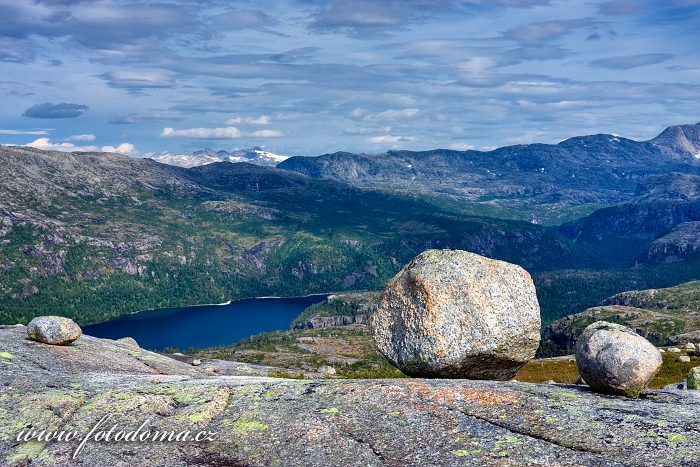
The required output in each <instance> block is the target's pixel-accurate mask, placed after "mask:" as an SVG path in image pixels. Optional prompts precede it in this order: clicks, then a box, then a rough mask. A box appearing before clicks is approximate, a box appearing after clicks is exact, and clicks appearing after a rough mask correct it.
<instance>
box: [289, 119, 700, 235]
mask: <svg viewBox="0 0 700 467" xmlns="http://www.w3.org/2000/svg"><path fill="white" fill-rule="evenodd" d="M699 148H700V125H682V126H678V127H671V128H669V129H667V130H666V131H664V132H663V133H662V134H661V135H659V136H658V137H657V138H655V139H653V140H651V141H641V142H639V141H633V140H630V139H626V138H622V137H619V136H615V135H605V134H601V135H593V136H583V137H576V138H571V139H567V140H566V141H562V142H561V143H559V144H556V145H546V144H529V145H518V146H508V147H503V148H499V149H495V150H493V151H489V152H480V151H451V150H444V149H437V150H433V151H423V152H413V151H389V152H387V153H384V154H376V155H369V154H352V153H347V152H338V153H334V154H325V155H322V156H319V157H292V158H289V159H288V160H286V161H284V162H282V163H281V164H279V166H278V167H279V168H283V169H286V170H292V171H295V172H299V173H303V174H305V175H309V176H312V177H318V178H327V179H332V180H340V181H345V182H350V183H352V184H354V185H357V186H363V187H373V188H381V189H387V190H399V191H409V192H415V191H419V192H422V193H429V194H441V195H444V194H450V195H453V196H456V197H458V198H459V199H467V200H470V201H472V202H476V203H478V204H479V205H480V206H481V207H482V208H483V209H484V211H485V212H488V211H489V210H492V209H493V208H494V207H499V208H503V209H508V210H510V211H511V215H519V216H521V218H527V219H529V220H533V221H549V222H552V221H555V220H557V219H564V218H566V215H567V213H568V214H573V213H577V212H579V213H580V212H581V211H580V207H584V206H588V207H589V209H590V208H591V207H596V206H598V207H599V206H600V205H610V204H616V203H621V202H625V201H628V200H630V199H631V198H632V196H633V195H634V192H635V189H636V186H637V183H638V182H639V181H641V180H642V179H643V178H644V177H646V176H648V175H651V174H664V173H668V172H672V171H676V172H686V173H699V172H698V170H699V169H700V149H699ZM576 207H579V208H576ZM513 210H515V211H516V212H513Z"/></svg>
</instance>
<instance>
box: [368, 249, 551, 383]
mask: <svg viewBox="0 0 700 467" xmlns="http://www.w3.org/2000/svg"><path fill="white" fill-rule="evenodd" d="M370 326H371V328H372V331H373V335H374V340H375V342H376V344H377V347H378V348H379V351H380V352H381V353H382V354H384V355H385V356H386V357H387V358H388V359H389V361H390V362H391V363H392V364H394V365H395V366H397V367H398V368H399V369H400V370H401V371H403V372H404V373H406V374H408V375H410V376H420V377H438V378H469V379H497V380H508V379H511V378H513V377H514V376H515V374H516V373H517V372H518V370H519V369H520V368H521V367H522V366H523V365H524V364H525V363H527V362H528V361H529V360H530V359H532V358H533V357H534V356H535V351H536V350H537V347H538V346H539V341H540V307H539V304H538V303H537V296H536V294H535V286H534V285H533V283H532V278H531V277H530V274H528V273H527V271H525V270H524V269H523V268H521V267H520V266H516V265H514V264H510V263H506V262H503V261H496V260H493V259H489V258H484V257H483V256H479V255H477V254H474V253H469V252H467V251H460V250H428V251H425V252H423V253H421V254H420V255H418V256H417V257H416V258H414V259H413V261H411V262H410V263H409V264H407V265H406V266H405V267H404V268H403V269H402V270H401V272H399V273H398V274H397V275H396V276H395V277H394V278H393V279H391V280H390V281H389V284H388V285H387V287H386V290H384V293H383V294H382V296H381V299H380V303H379V308H378V309H377V311H375V312H374V314H373V315H372V316H371V318H370Z"/></svg>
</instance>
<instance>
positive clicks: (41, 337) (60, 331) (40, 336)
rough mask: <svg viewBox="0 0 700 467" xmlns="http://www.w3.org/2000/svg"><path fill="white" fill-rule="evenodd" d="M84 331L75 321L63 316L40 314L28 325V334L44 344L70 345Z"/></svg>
mask: <svg viewBox="0 0 700 467" xmlns="http://www.w3.org/2000/svg"><path fill="white" fill-rule="evenodd" d="M82 333H83V331H82V330H81V329H80V326H78V325H77V324H75V321H73V320H72V319H69V318H64V317H62V316H39V317H36V318H34V319H33V320H31V321H30V322H29V325H28V326H27V336H28V337H29V338H30V339H32V340H34V341H38V342H43V343H44V344H52V345H68V344H70V343H71V342H73V341H74V340H76V339H77V338H78V337H80V335H81V334H82Z"/></svg>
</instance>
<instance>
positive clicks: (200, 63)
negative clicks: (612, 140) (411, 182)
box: [0, 0, 700, 156]
mask: <svg viewBox="0 0 700 467" xmlns="http://www.w3.org/2000/svg"><path fill="white" fill-rule="evenodd" d="M698 44H700V0H665V1H658V0H613V1H594V0H591V1H556V0H551V1H548V0H494V1H486V0H463V1H456V0H455V1H451V0H414V1H409V0H383V1H371V0H353V1H350V0H326V1H316V0H304V1H302V0H283V1H268V0H255V1H246V0H241V1H220V0H210V1H208V0H203V1H186V0H185V1H177V2H176V1H172V0H171V1H168V0H161V1H158V2H155V1H154V2H151V1H143V2H126V1H117V0H96V1H92V0H89V1H88V0H85V1H83V0H0V99H1V101H0V102H1V104H0V109H1V111H0V144H21V145H31V146H34V147H38V148H43V149H58V150H64V151H70V150H102V151H116V152H122V153H125V154H129V155H133V156H148V155H149V154H151V153H153V152H161V151H167V152H178V153H182V152H185V153H188V152H192V151H194V150H198V149H202V148H214V149H226V150H231V149H234V148H248V147H252V146H262V147H265V148H266V149H268V150H270V151H274V152H277V153H280V154H288V155H319V154H323V153H328V152H335V151H352V152H369V153H379V152H384V151H386V150H389V149H411V150H421V149H435V148H451V149H481V150H487V149H492V148H495V147H499V146H505V145H511V144H525V143H533V142H542V143H556V142H559V141H561V140H563V139H566V138H568V137H572V136H576V135H585V134H595V133H613V134H619V135H623V136H626V137H629V138H633V139H649V138H652V137H654V136H655V135H656V134H658V133H660V132H661V131H662V130H663V129H664V128H665V127H667V126H670V125H675V124H683V123H696V122H698V121H700V105H699V104H698V103H700V47H698Z"/></svg>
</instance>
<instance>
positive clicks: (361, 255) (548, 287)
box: [0, 147, 700, 324]
mask: <svg viewBox="0 0 700 467" xmlns="http://www.w3.org/2000/svg"><path fill="white" fill-rule="evenodd" d="M0 160H1V162H2V163H1V164H0V182H1V183H0V323H15V322H24V323H26V322H28V321H29V319H31V317H33V316H35V315H37V314H56V313H58V314H62V315H66V316H69V317H72V318H75V319H76V320H77V321H79V322H80V323H83V324H85V323H90V322H96V321H101V320H105V319H109V318H112V317H115V316H117V315H119V314H122V313H125V312H131V311H136V310H139V309H143V308H158V307H167V306H181V305H191V304H196V303H220V302H224V301H227V300H230V299H235V298H242V297H247V296H255V295H304V294H307V293H324V292H328V291H330V290H333V291H343V290H358V289H365V290H367V289H379V288H382V287H384V286H385V285H386V281H387V280H388V279H389V278H390V277H391V276H393V274H395V273H396V272H397V271H398V269H399V265H401V264H404V263H406V262H408V261H409V260H410V259H411V258H413V257H414V256H415V255H416V254H418V253H420V252H421V251H424V250H426V249H429V248H445V247H452V248H458V249H463V250H467V251H472V252H475V253H478V254H481V255H484V256H488V257H491V258H496V259H502V260H506V261H508V262H512V263H516V264H519V265H521V266H523V267H524V268H526V269H527V270H528V271H530V272H532V273H533V278H534V280H535V284H536V286H537V289H538V298H539V299H540V304H541V306H542V317H543V320H544V321H551V320H553V319H557V318H560V317H561V316H563V315H565V314H568V313H572V312H577V311H580V310H582V309H585V308H587V307H590V306H592V305H596V304H598V303H599V302H600V300H602V299H604V298H605V297H608V296H610V295H612V294H614V293H616V292H619V291H622V290H629V289H632V288H648V287H663V286H669V285H673V284H677V283H680V282H683V281H687V280H691V279H695V278H697V277H700V256H698V255H697V254H696V253H695V252H696V251H697V247H696V245H695V243H696V242H695V240H696V238H695V237H694V236H693V232H694V230H693V226H694V224H693V222H697V220H693V219H700V217H698V216H697V193H696V191H697V190H696V188H693V187H694V186H695V187H696V186H697V177H695V176H692V175H687V174H680V175H678V174H667V175H664V176H662V177H656V178H651V179H648V180H646V181H645V182H644V184H643V185H640V188H639V190H638V192H637V197H638V201H635V202H632V203H627V204H625V205H621V206H619V207H616V208H606V209H603V210H601V211H598V212H596V213H594V214H593V215H591V216H588V217H586V218H584V219H582V220H580V221H578V222H574V223H571V224H567V225H565V226H563V227H561V228H554V227H546V226H541V225H534V224H532V223H529V222H524V221H513V220H506V219H503V218H502V217H499V218H491V217H484V216H477V215H473V214H469V213H470V212H474V210H475V209H473V208H474V203H469V202H465V201H460V202H454V200H452V199H450V198H449V197H444V196H443V197H440V196H418V195H417V194H416V193H414V194H411V195H408V194H396V193H394V194H392V193H387V192H386V191H376V190H366V189H360V188H357V187H355V186H351V185H348V184H344V183H339V182H336V181H331V180H321V179H317V178H313V177H308V176H305V175H301V174H297V173H293V172H290V171H284V170H278V169H272V168H268V167H260V166H256V165H253V164H247V163H237V164H232V163H226V162H220V163H215V164H208V165H205V166H201V167H195V168H191V169H185V168H180V167H173V166H169V165H164V164H159V163H157V162H155V161H151V160H144V159H132V158H128V157H124V156H119V155H114V154H98V153H73V154H66V153H55V152H46V151H40V150H36V149H28V148H16V147H2V148H0ZM436 164H437V163H436ZM436 167H439V164H437V165H436ZM694 190H695V191H694ZM476 204H478V203H476ZM499 212H500V213H501V214H503V213H504V211H502V210H501V211H499ZM499 215H500V214H499ZM611 268H614V269H611Z"/></svg>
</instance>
